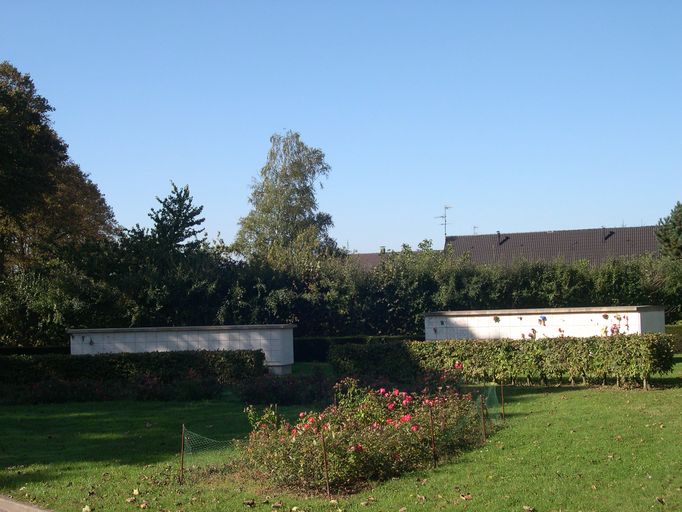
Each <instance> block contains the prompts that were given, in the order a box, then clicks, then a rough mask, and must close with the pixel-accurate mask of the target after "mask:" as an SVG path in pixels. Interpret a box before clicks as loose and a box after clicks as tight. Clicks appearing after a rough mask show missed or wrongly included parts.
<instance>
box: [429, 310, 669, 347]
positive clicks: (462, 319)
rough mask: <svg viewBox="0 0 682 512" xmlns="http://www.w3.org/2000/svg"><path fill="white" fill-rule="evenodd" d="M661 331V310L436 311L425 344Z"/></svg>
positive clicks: (431, 314)
mask: <svg viewBox="0 0 682 512" xmlns="http://www.w3.org/2000/svg"><path fill="white" fill-rule="evenodd" d="M664 331H665V318H664V310H663V308H659V307H655V306H623V307H607V308H554V309H551V308H550V309H507V310H487V311H438V312H434V313H426V314H425V315H424V336H425V339H427V340H446V339H496V338H511V339H524V338H533V337H535V338H542V337H547V338H558V337H561V336H575V337H587V336H607V335H612V334H615V333H621V334H635V333H643V332H664Z"/></svg>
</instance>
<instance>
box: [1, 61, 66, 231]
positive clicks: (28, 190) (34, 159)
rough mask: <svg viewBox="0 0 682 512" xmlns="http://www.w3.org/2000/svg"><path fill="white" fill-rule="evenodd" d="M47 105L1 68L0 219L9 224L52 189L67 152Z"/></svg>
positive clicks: (29, 84) (27, 80)
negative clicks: (5, 218) (5, 217)
mask: <svg viewBox="0 0 682 512" xmlns="http://www.w3.org/2000/svg"><path fill="white" fill-rule="evenodd" d="M52 110H53V108H52V107H51V106H50V104H49V103H48V101H47V100H46V99H45V98H43V97H42V96H40V95H38V93H37V91H36V88H35V85H34V84H33V80H32V79H31V77H30V76H29V75H25V74H22V73H20V72H19V70H18V69H17V68H15V67H14V66H12V64H10V63H9V62H7V61H4V62H0V214H2V215H3V216H4V215H7V216H9V217H10V218H13V217H15V216H17V215H18V214H20V213H23V212H24V211H26V210H29V209H30V208H32V207H34V206H35V205H36V204H38V203H39V202H40V201H41V199H42V196H43V194H45V193H49V192H50V191H52V190H53V188H54V181H53V173H54V171H55V169H57V168H58V167H60V166H61V165H63V164H65V163H66V162H67V160H68V156H67V152H66V150H67V146H66V144H65V143H64V141H63V140H61V139H60V138H59V136H58V135H57V134H56V133H55V131H54V130H53V129H52V127H51V126H50V124H51V123H50V118H49V113H50V112H51V111H52Z"/></svg>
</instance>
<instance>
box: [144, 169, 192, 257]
mask: <svg viewBox="0 0 682 512" xmlns="http://www.w3.org/2000/svg"><path fill="white" fill-rule="evenodd" d="M171 186H172V190H171V193H170V195H168V196H167V197H165V198H164V199H159V198H158V197H157V198H156V200H157V201H158V202H159V204H161V208H160V209H158V210H155V209H153V208H152V210H151V212H150V213H149V218H150V219H152V220H153V221H154V227H153V228H152V232H153V234H154V236H155V237H156V239H157V240H158V242H159V244H160V245H162V246H163V247H164V248H165V249H178V248H180V246H182V245H183V244H189V245H190V246H191V247H194V246H196V245H197V244H200V243H201V240H199V239H198V238H197V237H198V235H200V234H201V233H202V232H203V231H204V229H203V228H202V229H196V227H197V226H200V225H201V224H202V223H203V222H204V220H205V219H204V218H203V217H202V218H199V215H201V212H202V211H203V210H204V207H203V206H194V205H193V204H192V201H193V198H192V196H191V195H190V194H189V187H188V186H187V185H185V186H184V187H182V188H178V187H177V186H176V185H175V183H173V182H171ZM191 238H194V240H190V239H191Z"/></svg>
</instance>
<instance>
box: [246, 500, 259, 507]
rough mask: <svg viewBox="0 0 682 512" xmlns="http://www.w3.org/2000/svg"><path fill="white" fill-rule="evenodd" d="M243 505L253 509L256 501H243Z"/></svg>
mask: <svg viewBox="0 0 682 512" xmlns="http://www.w3.org/2000/svg"><path fill="white" fill-rule="evenodd" d="M243 503H244V505H246V506H247V507H251V508H253V507H255V506H256V500H244V502H243Z"/></svg>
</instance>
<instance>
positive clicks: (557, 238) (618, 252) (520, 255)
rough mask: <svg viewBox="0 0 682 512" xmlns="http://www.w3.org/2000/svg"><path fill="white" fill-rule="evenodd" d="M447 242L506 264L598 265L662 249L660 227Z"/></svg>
mask: <svg viewBox="0 0 682 512" xmlns="http://www.w3.org/2000/svg"><path fill="white" fill-rule="evenodd" d="M445 245H446V247H447V246H449V247H452V248H453V249H454V250H455V253H456V254H465V253H468V254H469V255H470V257H471V260H472V262H474V263H479V264H503V265H508V264H510V263H512V262H513V261H515V260H527V261H554V260H563V261H566V262H571V261H577V260H587V261H589V262H590V263H591V264H593V265H597V264H600V263H603V262H604V261H606V260H608V259H609V258H615V257H623V256H637V255H641V254H645V253H655V252H658V241H657V240H656V226H641V227H633V228H593V229H571V230H566V231H534V232H530V233H496V234H492V235H467V236H448V237H447V238H446V239H445Z"/></svg>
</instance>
